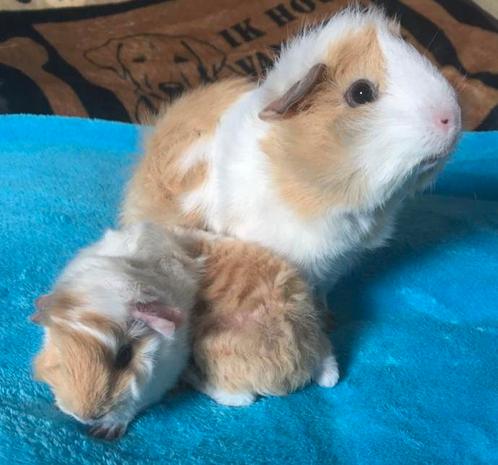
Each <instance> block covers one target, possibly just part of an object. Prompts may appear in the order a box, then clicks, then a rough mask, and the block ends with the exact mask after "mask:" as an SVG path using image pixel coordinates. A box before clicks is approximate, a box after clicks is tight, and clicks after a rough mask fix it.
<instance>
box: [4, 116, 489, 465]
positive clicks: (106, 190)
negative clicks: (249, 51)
mask: <svg viewBox="0 0 498 465" xmlns="http://www.w3.org/2000/svg"><path fill="white" fill-rule="evenodd" d="M139 146H140V131H139V129H138V128H137V127H135V126H132V125H126V124H120V123H110V122H102V121H90V120H80V119H69V118H61V117H31V116H7V117H2V118H0V167H1V168H0V228H1V229H0V312H1V322H0V338H1V340H0V406H1V410H0V464H2V465H3V464H6V465H7V464H12V463H21V464H47V465H49V464H50V465H57V464H64V465H66V464H85V465H94V464H100V463H103V464H107V465H113V464H119V465H126V464H142V463H143V464H146V463H147V464H148V463H161V464H193V465H200V464H216V465H223V464H251V465H258V464H275V465H276V464H285V465H294V464H299V465H307V464H335V463H337V464H355V465H357V464H382V465H386V464H389V465H390V464H400V465H409V464H417V465H420V464H452V465H455V464H486V465H489V464H497V463H498V350H497V343H498V282H497V278H498V133H481V134H472V133H468V134H465V136H464V137H463V140H462V141H461V143H460V145H459V148H458V151H457V153H456V155H455V157H454V158H453V160H452V161H451V162H450V163H449V165H448V167H447V169H446V170H445V172H444V174H443V175H442V176H441V178H440V181H439V182H438V184H437V187H436V189H435V190H434V191H433V192H432V193H430V194H426V195H423V196H420V197H418V198H416V199H415V200H413V201H411V202H410V203H409V205H408V206H407V208H405V210H404V212H403V214H402V215H401V217H400V219H399V227H398V231H397V234H396V236H395V239H394V240H393V241H392V242H391V244H390V245H389V247H387V248H384V249H382V250H379V251H377V252H375V253H374V254H372V255H371V256H368V257H366V258H365V259H364V260H363V262H362V263H361V264H360V265H359V266H358V267H357V270H356V272H355V273H354V275H352V276H349V277H347V278H345V279H344V280H343V281H342V282H340V284H339V285H338V286H337V288H336V289H335V290H334V291H333V292H332V294H331V296H330V305H331V307H332V309H333V311H334V313H335V317H336V329H335V330H334V331H333V332H332V334H331V338H332V341H333V342H334V344H335V346H336V349H337V355H338V359H339V363H340V368H341V374H342V376H341V381H340V383H339V384H338V385H337V386H336V387H335V388H334V389H322V388H319V387H317V386H310V387H308V388H306V389H304V390H302V391H300V392H298V393H296V394H293V395H290V396H287V397H283V398H267V399H262V400H260V401H258V402H257V403H256V404H254V405H253V406H251V407H249V408H242V409H236V408H228V407H222V406H219V405H217V404H215V403H214V402H213V401H211V400H209V399H208V398H207V397H204V396H203V395H201V394H199V393H196V392H193V391H191V390H189V389H187V388H181V389H178V390H177V391H176V392H173V393H171V394H170V395H168V396H167V397H166V398H165V399H164V401H163V402H162V403H161V404H159V405H156V406H155V407H153V408H150V409H149V410H148V411H146V412H145V413H144V414H143V415H141V416H140V417H139V418H138V419H137V420H136V421H135V422H134V423H133V424H132V425H131V427H130V429H129V431H128V433H127V435H126V436H125V437H124V438H123V439H121V440H119V441H117V442H114V443H106V442H101V441H98V440H94V439H91V438H89V437H88V436H86V435H85V431H84V429H83V427H82V426H80V425H78V424H77V423H76V422H75V421H73V420H72V419H71V418H68V417H67V416H65V415H63V414H62V413H61V412H59V411H58V410H57V409H56V408H55V407H54V405H53V403H52V396H51V394H50V392H49V390H48V388H47V387H46V386H44V385H42V384H39V383H36V382H34V381H32V380H31V377H30V362H31V358H32V357H33V355H34V354H35V353H36V351H37V350H38V348H39V347H40V343H41V336H42V331H41V329H40V328H38V327H37V326H35V325H32V324H30V323H28V321H27V317H28V315H29V314H30V313H31V312H32V311H33V308H32V302H33V299H34V298H35V297H36V296H38V295H39V294H40V293H42V292H45V291H47V289H49V287H50V285H51V283H52V282H53V280H54V278H55V277H56V275H57V274H58V273H59V272H60V270H61V269H62V268H63V267H64V265H65V263H66V262H67V260H68V259H69V258H70V257H71V256H72V255H73V254H74V252H75V251H77V250H78V249H79V248H80V247H82V246H84V245H85V244H88V243H90V242H91V241H93V240H95V239H97V238H98V237H99V236H100V234H101V233H102V231H103V230H104V228H107V227H109V226H112V225H114V224H115V218H116V211H117V206H118V203H119V199H120V196H121V192H122V189H123V185H124V183H125V180H126V178H127V177H128V176H129V174H130V171H131V167H132V165H133V161H134V160H135V159H136V154H137V153H138V152H139Z"/></svg>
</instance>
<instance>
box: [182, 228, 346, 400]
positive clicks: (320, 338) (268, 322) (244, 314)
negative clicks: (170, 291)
mask: <svg viewBox="0 0 498 465" xmlns="http://www.w3.org/2000/svg"><path fill="white" fill-rule="evenodd" d="M174 231H175V233H176V234H177V236H178V239H179V240H180V241H181V242H182V243H183V245H184V246H185V247H186V249H187V250H189V252H190V253H191V254H193V255H192V257H193V258H195V259H199V258H200V257H202V258H203V260H204V261H203V263H204V272H203V274H202V281H201V286H200V293H199V303H198V304H197V305H196V307H195V309H194V311H193V312H192V315H191V334H192V359H193V362H194V364H193V366H192V367H191V368H190V369H189V370H188V371H187V373H186V376H185V378H186V380H187V381H188V382H190V383H191V384H192V385H193V386H194V387H195V388H196V389H198V390H200V391H202V392H204V393H205V394H207V395H209V396H210V397H212V398H213V399H214V400H216V401H217V402H219V403H221V404H225V405H232V406H243V405H248V404H250V403H252V402H253V401H254V400H255V398H256V396H258V395H261V396H270V395H276V396H278V395H284V394H288V393H290V392H292V391H295V390H296V389H298V388H301V387H303V386H304V385H305V384H307V383H309V382H310V381H311V380H314V381H316V382H317V383H318V384H319V385H321V386H324V387H332V386H334V385H335V384H336V383H337V380H338V376H339V374H338V369H337V363H336V361H335V358H334V355H333V353H332V348H331V344H330V341H329V339H328V337H327V335H326V334H325V332H324V329H323V327H324V322H323V316H324V315H322V314H321V313H320V311H319V310H318V309H317V308H316V307H315V306H314V304H313V299H312V293H311V289H310V288H309V286H308V284H307V283H306V281H305V280H304V279H303V278H302V277H301V276H300V274H299V273H298V272H297V270H296V269H295V268H294V267H293V266H292V265H290V264H289V263H288V262H287V261H285V260H283V259H282V258H280V257H278V256H277V255H276V254H274V253H273V252H271V251H270V250H268V249H265V248H263V247H260V246H258V245H256V244H251V243H246V242H242V241H240V240H237V239H232V238H228V237H220V236H216V235H214V234H211V233H206V232H203V231H198V230H197V231H194V230H186V229H182V228H178V227H177V228H175V229H174Z"/></svg>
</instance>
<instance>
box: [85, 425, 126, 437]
mask: <svg viewBox="0 0 498 465" xmlns="http://www.w3.org/2000/svg"><path fill="white" fill-rule="evenodd" d="M127 426H128V425H127V424H126V423H101V424H97V425H94V426H92V427H90V429H89V430H88V433H89V434H90V436H93V437H94V438H97V439H105V440H106V441H113V440H114V439H119V438H120V437H121V436H123V434H124V433H125V432H126V428H127Z"/></svg>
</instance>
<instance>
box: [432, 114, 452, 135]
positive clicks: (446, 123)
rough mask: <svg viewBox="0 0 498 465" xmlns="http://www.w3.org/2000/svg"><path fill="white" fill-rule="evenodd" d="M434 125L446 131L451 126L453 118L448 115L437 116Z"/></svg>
mask: <svg viewBox="0 0 498 465" xmlns="http://www.w3.org/2000/svg"><path fill="white" fill-rule="evenodd" d="M435 123H436V125H437V126H438V127H439V128H440V129H442V130H444V131H448V130H449V129H450V128H451V127H452V126H453V118H452V116H451V115H450V113H443V114H438V115H436V121H435Z"/></svg>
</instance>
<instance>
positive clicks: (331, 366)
mask: <svg viewBox="0 0 498 465" xmlns="http://www.w3.org/2000/svg"><path fill="white" fill-rule="evenodd" d="M315 381H316V383H317V384H318V385H319V386H322V387H334V386H335V385H336V384H337V381H339V368H338V366H337V362H336V360H335V357H334V356H333V355H328V356H327V357H325V358H324V359H323V360H322V362H321V363H320V366H319V367H318V369H317V371H316V374H315Z"/></svg>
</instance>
